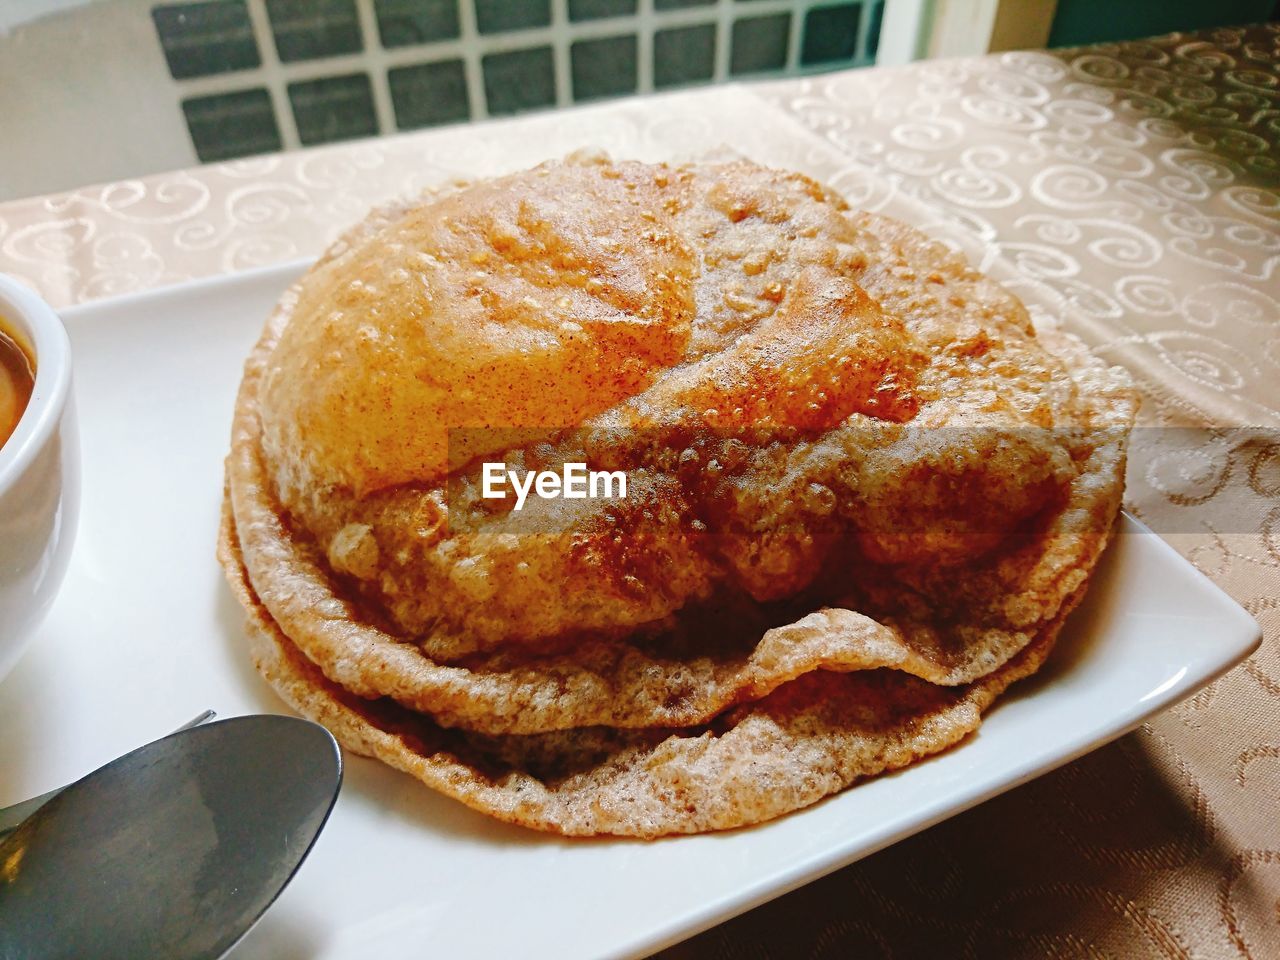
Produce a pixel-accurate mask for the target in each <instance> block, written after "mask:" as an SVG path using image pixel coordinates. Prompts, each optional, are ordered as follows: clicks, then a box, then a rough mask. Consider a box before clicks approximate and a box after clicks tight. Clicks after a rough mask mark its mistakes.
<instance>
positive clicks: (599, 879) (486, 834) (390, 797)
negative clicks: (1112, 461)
mask: <svg viewBox="0 0 1280 960" xmlns="http://www.w3.org/2000/svg"><path fill="white" fill-rule="evenodd" d="M300 269H301V268H300V267H299V266H298V265H292V266H290V267H282V268H272V269H268V270H263V271H258V272H254V273H245V274H239V275H235V276H230V277H226V278H219V279H215V280H211V281H203V282H199V283H193V284H188V285H186V286H182V287H176V288H173V289H170V290H165V291H159V292H154V293H148V294H144V295H140V296H131V297H127V298H122V299H118V300H114V301H103V302H99V303H95V304H91V305H89V306H85V307H79V308H76V309H73V310H69V311H67V313H66V319H67V325H68V328H69V329H70V332H71V339H72V343H73V347H74V352H75V360H76V373H75V376H76V394H77V400H78V404H79V411H80V416H81V425H82V436H83V448H84V504H83V513H82V517H81V521H80V533H79V541H78V543H77V545H76V550H75V557H74V560H73V562H72V566H71V570H70V573H69V574H68V577H67V582H66V586H65V587H64V589H63V592H62V594H61V595H60V597H59V598H58V601H57V604H56V605H55V608H54V611H53V613H52V615H51V616H50V619H49V621H48V623H47V625H46V626H45V628H44V630H43V631H42V633H41V635H40V636H39V637H37V638H36V641H35V643H34V644H33V646H32V649H31V650H30V651H29V652H28V653H27V655H26V657H25V658H24V659H23V661H22V662H21V663H20V664H19V666H18V668H17V669H16V670H15V671H14V673H13V674H12V675H11V676H10V677H9V678H8V680H6V681H5V682H4V683H3V685H0V805H2V804H8V803H12V802H15V801H17V800H19V799H22V798H25V797H27V796H31V795H33V794H36V793H40V792H41V791H44V790H47V789H49V788H50V787H53V786H56V785H58V784H61V783H65V782H67V781H70V780H73V779H75V778H77V777H79V776H81V775H82V774H84V773H85V772H87V771H88V770H91V769H93V768H95V767H97V766H98V765H100V764H102V763H104V762H106V761H107V760H109V759H111V758H112V757H114V756H116V755H118V754H121V753H124V752H125V751H127V750H130V749H132V748H133V747H135V746H138V745H140V744H142V743H144V742H146V741H148V740H152V739H154V738H156V737H157V736H160V735H162V734H163V733H165V732H166V731H168V730H170V729H172V728H173V727H175V726H177V725H178V724H179V723H181V722H182V721H184V720H186V719H188V718H189V717H191V716H193V715H194V714H196V713H198V712H199V711H200V710H202V709H204V708H205V707H212V708H214V709H215V710H217V711H218V712H219V714H221V715H222V716H232V715H235V714H240V713H249V712H285V711H284V708H283V707H282V705H281V704H280V703H279V702H278V701H277V700H276V699H275V697H274V695H273V694H272V693H271V691H270V690H269V689H268V688H267V686H266V685H265V684H264V683H263V682H262V681H261V680H260V679H259V678H258V676H257V674H256V673H255V672H254V670H253V668H252V667H251V666H250V664H249V658H248V655H247V653H246V649H245V644H244V642H243V638H242V634H241V629H240V623H241V620H240V612H239V609H238V608H237V606H236V604H235V602H234V601H233V600H232V599H231V596H230V594H229V592H228V591H227V589H226V587H225V586H224V585H223V582H222V575H221V572H220V571H219V569H218V567H217V564H216V563H215V561H214V555H213V554H214V535H215V531H216V528H217V519H218V509H219V502H220V499H221V493H222V458H223V456H224V454H225V452H226V447H227V439H228V430H229V424H230V420H231V408H232V400H233V397H234V394H235V390H236V386H237V384H238V382H239V379H240V370H241V364H242V363H243V361H244V358H245V356H246V355H247V353H248V351H249V348H250V346H251V345H252V343H253V342H254V340H255V339H256V337H257V335H258V332H259V330H260V328H261V326H262V323H263V320H264V318H265V317H266V315H267V313H268V311H269V309H270V307H271V305H272V304H273V303H274V301H275V299H276V297H277V296H278V295H279V293H280V291H281V290H282V289H283V288H284V286H285V285H286V283H287V282H288V281H289V280H290V279H291V278H292V277H293V276H295V275H296V274H297V272H298V271H299V270H300ZM1258 640H1259V629H1258V626H1257V624H1256V623H1254V622H1253V620H1252V619H1250V618H1249V616H1248V615H1247V614H1246V613H1245V612H1244V611H1243V610H1241V609H1240V608H1239V607H1238V606H1237V605H1236V604H1235V603H1234V602H1232V601H1231V600H1230V599H1229V598H1228V597H1227V596H1226V595H1225V594H1223V593H1222V592H1221V591H1220V590H1218V588H1217V587H1215V586H1214V585H1213V584H1211V583H1210V582H1209V581H1208V580H1206V579H1205V578H1204V577H1202V576H1201V575H1200V574H1199V573H1197V572H1196V571H1195V570H1194V569H1193V568H1192V567H1191V566H1190V565H1189V564H1188V563H1187V562H1186V561H1184V560H1183V559H1181V558H1180V557H1179V556H1178V555H1177V554H1176V553H1174V551H1173V550H1172V549H1170V548H1169V547H1168V546H1167V545H1165V544H1164V543H1163V542H1162V541H1161V540H1160V539H1159V538H1157V537H1156V536H1154V535H1151V534H1150V533H1149V532H1146V531H1145V530H1144V528H1142V527H1141V526H1140V525H1138V524H1137V523H1135V522H1134V521H1132V520H1130V519H1125V520H1123V521H1122V524H1121V529H1120V535H1119V536H1118V537H1117V538H1116V542H1115V544H1114V545H1113V546H1112V548H1111V549H1110V550H1109V552H1108V554H1107V556H1106V558H1105V560H1104V561H1103V563H1102V565H1101V567H1100V569H1099V570H1098V571H1097V575H1096V576H1095V577H1094V581H1093V587H1092V589H1091V590H1090V592H1089V596H1088V599H1087V600H1086V601H1085V603H1084V605H1083V606H1082V607H1081V608H1080V609H1079V610H1078V611H1077V612H1076V613H1075V614H1074V615H1073V616H1072V617H1071V619H1070V621H1069V623H1068V626H1067V628H1066V630H1065V631H1064V633H1063V635H1062V639H1061V640H1060V642H1059V644H1058V649H1057V650H1056V651H1055V653H1054V655H1053V658H1052V659H1051V661H1050V663H1049V665H1048V666H1047V667H1046V668H1045V669H1044V670H1043V671H1042V672H1041V674H1040V675H1039V676H1037V677H1035V678H1033V679H1032V680H1030V681H1026V682H1024V683H1022V684H1019V685H1018V686H1016V687H1015V688H1014V689H1013V690H1012V691H1011V692H1010V693H1009V694H1008V695H1007V696H1006V697H1004V698H1003V699H1002V700H1001V701H1000V702H999V703H998V704H997V705H996V707H995V708H994V709H993V710H992V711H991V712H990V714H989V716H988V717H987V720H986V723H985V724H983V726H982V729H981V730H980V731H979V732H978V734H977V735H976V736H974V737H972V738H970V739H969V740H968V741H966V742H965V743H963V744H962V745H960V746H959V747H958V748H956V749H953V750H951V751H949V752H947V753H945V754H943V755H941V756H938V757H934V758H932V759H929V760H926V761H924V762H922V763H918V764H916V765H915V766H912V767H910V768H909V769H907V770H904V771H901V772H899V773H896V774H893V775H890V776H884V777H880V778H878V779H875V780H871V781H869V782H867V783H864V784H861V785H860V786H857V787H855V788H853V789H852V790H849V791H846V792H845V793H843V794H840V795H839V796H836V797H834V798H831V799H829V800H827V801H825V802H823V803H820V804H818V805H817V806H815V807H813V808H811V809H808V810H805V811H802V812H800V813H796V814H793V815H791V816H788V817H785V818H783V819H781V820H779V821H777V822H774V823H770V824H766V825H764V826H762V827H756V828H752V829H746V830H738V831H734V832H731V833H724V834H717V835H711V836H701V837H689V838H679V839H673V840H663V841H659V842H656V843H644V842H631V841H565V840H559V839H555V838H552V837H546V836H542V835H540V834H536V833H532V832H529V831H525V830H521V829H519V828H516V827H509V826H505V825H502V824H499V823H496V822H493V821H491V820H488V819H486V818H484V817H482V816H479V815H477V814H473V813H471V812H470V811H469V810H467V809H465V808H463V807H462V806H460V805H459V804H456V803H454V802H453V801H451V800H447V799H444V798H442V797H439V796H437V795H435V794H433V793H431V792H430V791H428V790H427V789H425V788H424V787H422V786H420V785H419V784H418V783H416V782H415V781H413V780H410V779H409V778H408V777H405V776H403V775H401V774H398V773H395V772H393V771H392V770H390V769H388V768H385V767H382V766H381V765H379V764H377V763H375V762H373V761H369V760H364V759H361V758H358V757H353V756H349V757H348V768H347V778H346V784H345V786H344V788H343V791H342V795H341V798H340V799H339V801H338V805H337V808H336V810H335V812H334V814H333V817H332V819H331V820H330V821H329V824H328V827H327V828H326V829H325V832H324V834H323V836H322V837H321V838H320V841H319V842H318V844H317V845H316V848H315V850H314V851H313V852H312V854H311V857H310V859H309V860H308V861H307V863H306V864H305V865H304V866H303V868H302V870H301V872H300V873H299V874H298V876H297V877H296V879H295V880H294V882H293V884H292V885H291V886H290V887H289V889H288V890H287V891H286V892H285V894H284V895H283V896H282V897H281V899H280V900H279V901H278V902H277V904H276V905H275V906H274V907H273V908H272V910H271V911H270V912H269V913H268V914H267V916H266V918H265V919H264V920H263V922H262V923H261V924H260V925H259V926H258V927H257V928H256V929H255V930H254V931H253V932H252V933H251V934H250V935H249V937H248V938H246V939H245V941H244V942H243V943H242V944H241V945H240V946H239V947H238V948H237V949H236V950H235V951H234V955H235V957H236V958H237V960H250V958H273V960H289V958H308V960H340V958H341V960H347V958H351V960H364V958H368V957H381V958H397V957H406V958H407V957H422V956H434V957H451V958H452V957H491V956H500V955H507V956H519V957H557V958H566V957H604V956H630V955H640V954H644V953H647V952H650V951H653V950H656V949H658V948H660V947H662V946H664V945H667V944H670V943H673V942H675V941H677V940H680V939H682V938H684V937H687V936H689V935H691V934H693V933H696V932H697V931H699V930H702V929H705V928H706V927H708V926H711V925H712V924H714V923H716V922H718V921H720V920H724V919H726V918H727V917H730V916H732V915H733V914H736V913H740V912H742V911H744V910H746V909H748V908H749V907H752V906H754V905H756V904H758V903H761V902H763V901H765V900H767V899H769V898H771V897H775V896H778V895H779V894H781V893H784V892H786V891H787V890H790V889H793V888H795V887H797V886H799V885H801V884H803V883H806V882H807V881H810V880H813V879H815V878H816V877H818V876H821V875H822V874H825V873H828V872H830V871H832V870H834V869H836V868H837V867H840V866H842V865H844V864H847V863H850V862H852V861H854V860H857V859H858V858H860V857H864V856H866V855H868V854H869V853H872V852H874V851H876V850H879V849H881V848H882V847H885V846H887V845H889V844H891V843H893V842H895V841H897V840H899V839H901V838H903V837H906V836H909V835H910V834H913V833H916V832H917V831H919V830H923V829H924V828H926V827H928V826H930V825H931V824H934V823H937V822H938V821H940V820H942V819H944V818H946V817H949V816H952V815H953V814H956V813H959V812H960V811H962V810H965V809H967V808H969V807H971V806H973V805H975V804H977V803H981V802H982V801H983V800H986V799H988V798H990V797H992V796H995V795H996V794H998V793H1000V792H1002V791H1004V790H1008V789H1009V788H1011V787H1014V786H1016V785H1018V784H1020V783H1023V782H1025V781H1027V780H1029V779H1031V778H1032V777H1035V776H1037V775H1039V774H1041V773H1044V772H1046V771H1048V770H1051V769H1053V768H1054V767H1057V766H1059V765H1061V764H1063V763H1066V762H1067V761H1069V760H1071V759H1073V758H1075V757H1078V756H1080V755H1081V754H1083V753H1085V752H1086V751H1088V750H1091V749H1093V748H1095V747H1098V746H1100V745H1102V744H1103V743H1106V742H1107V741H1109V740H1112V739H1114V738H1115V737H1117V736H1119V735H1120V734H1122V733H1124V732H1126V731H1128V730H1130V729H1132V728H1133V727H1135V726H1136V725H1137V724H1139V723H1140V722H1141V721H1142V720H1143V719H1144V718H1146V717H1148V716H1150V715H1151V714H1153V713H1155V712H1156V711H1158V710H1160V709H1162V708H1163V707H1166V706H1168V705H1169V704H1172V703H1174V702H1175V701H1177V700H1180V699H1182V698H1183V697H1185V696H1187V695H1188V694H1189V693H1191V692H1192V691H1193V690H1195V689H1196V688H1198V687H1200V686H1202V685H1203V684H1205V683H1207V682H1208V681H1210V680H1211V679H1213V678H1214V677H1216V676H1217V675H1219V674H1220V673H1222V672H1223V671H1225V670H1227V669H1228V668H1229V667H1231V666H1232V665H1234V664H1236V663H1238V662H1239V661H1240V660H1241V659H1243V658H1244V657H1245V656H1247V655H1248V654H1249V653H1250V651H1252V650H1253V649H1254V648H1255V647H1256V645H1257V643H1258Z"/></svg>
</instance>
